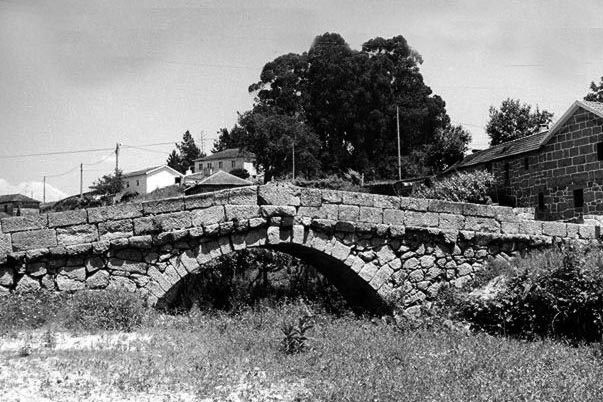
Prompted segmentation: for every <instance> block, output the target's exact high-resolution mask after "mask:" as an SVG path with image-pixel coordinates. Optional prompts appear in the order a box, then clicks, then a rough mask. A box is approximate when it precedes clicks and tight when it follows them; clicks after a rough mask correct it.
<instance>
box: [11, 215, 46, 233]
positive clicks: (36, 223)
mask: <svg viewBox="0 0 603 402" xmlns="http://www.w3.org/2000/svg"><path fill="white" fill-rule="evenodd" d="M47 224H48V217H47V216H46V214H42V215H24V216H13V217H9V218H3V219H2V231H3V232H4V233H12V232H21V231H24V230H33V229H42V228H44V227H46V226H47Z"/></svg>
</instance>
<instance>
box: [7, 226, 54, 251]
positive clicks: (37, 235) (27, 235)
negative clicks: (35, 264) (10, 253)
mask: <svg viewBox="0 0 603 402" xmlns="http://www.w3.org/2000/svg"><path fill="white" fill-rule="evenodd" d="M11 239H12V245H13V250H14V251H24V250H30V249H36V248H45V247H55V246H56V245H57V236H56V232H55V231H54V230H53V229H40V230H32V231H29V232H15V233H13V234H12V235H11Z"/></svg>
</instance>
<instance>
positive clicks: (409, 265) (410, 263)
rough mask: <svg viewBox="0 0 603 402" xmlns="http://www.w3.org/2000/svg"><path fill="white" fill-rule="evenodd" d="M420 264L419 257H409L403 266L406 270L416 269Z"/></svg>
mask: <svg viewBox="0 0 603 402" xmlns="http://www.w3.org/2000/svg"><path fill="white" fill-rule="evenodd" d="M419 265H420V262H419V260H418V259H417V258H415V257H412V258H409V259H408V260H406V261H404V264H402V268H404V269H406V270H411V269H415V268H417V267H418V266H419Z"/></svg>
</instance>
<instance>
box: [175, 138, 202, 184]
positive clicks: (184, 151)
mask: <svg viewBox="0 0 603 402" xmlns="http://www.w3.org/2000/svg"><path fill="white" fill-rule="evenodd" d="M203 156H204V155H202V154H201V150H200V149H199V147H197V144H195V140H194V139H193V136H192V135H191V133H190V132H189V131H188V130H186V132H185V133H184V134H183V135H182V141H180V142H179V143H176V149H174V150H172V152H171V153H170V155H169V156H168V159H167V164H168V166H169V167H171V168H173V169H176V170H177V171H179V172H180V173H185V172H186V171H187V170H188V169H190V168H192V167H193V165H194V162H195V159H198V158H201V157H203Z"/></svg>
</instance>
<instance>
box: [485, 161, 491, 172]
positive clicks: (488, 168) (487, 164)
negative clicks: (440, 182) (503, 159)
mask: <svg viewBox="0 0 603 402" xmlns="http://www.w3.org/2000/svg"><path fill="white" fill-rule="evenodd" d="M486 170H487V171H488V173H492V163H490V162H488V163H486Z"/></svg>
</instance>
